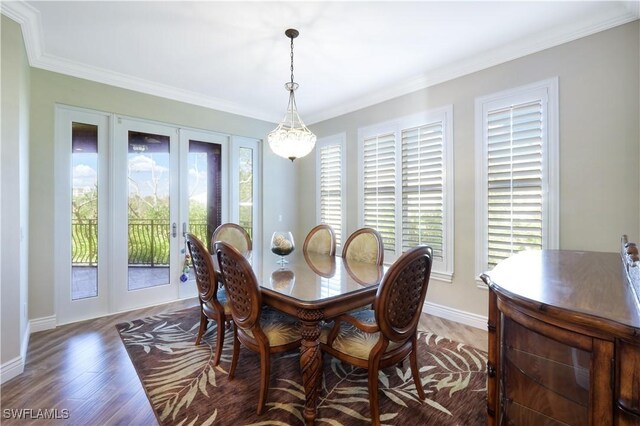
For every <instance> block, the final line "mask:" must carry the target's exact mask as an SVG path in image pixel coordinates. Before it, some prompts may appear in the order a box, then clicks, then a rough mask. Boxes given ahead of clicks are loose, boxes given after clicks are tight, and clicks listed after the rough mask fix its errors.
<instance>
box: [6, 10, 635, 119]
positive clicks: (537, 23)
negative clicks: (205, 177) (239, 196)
mask: <svg viewBox="0 0 640 426" xmlns="http://www.w3.org/2000/svg"><path fill="white" fill-rule="evenodd" d="M2 12H3V13H4V14H6V15H7V16H9V17H10V18H12V19H14V20H16V21H18V22H19V23H21V25H22V28H23V33H24V35H25V45H26V47H27V53H28V55H29V61H30V63H31V65H32V66H34V67H38V68H44V69H48V70H52V71H56V72H61V73H64V74H68V75H73V76H76V77H81V78H87V79H90V80H94V81H98V82H102V83H107V84H112V85H115V86H119V87H124V88H128V89H132V90H137V91H140V92H144V93H150V94H155V95H159V96H163V97H167V98H172V99H177V100H180V101H185V102H189V103H193V104H197V105H203V106H207V107H210V108H215V109H219V110H223V111H228V112H232V113H238V114H242V115H245V116H249V117H254V118H259V119H264V120H268V121H273V122H276V121H279V120H280V119H281V118H282V116H283V115H284V112H285V108H286V103H287V93H286V91H285V89H284V83H285V82H286V81H288V80H289V65H290V64H289V61H290V58H289V48H290V46H289V39H288V38H286V37H285V35H284V31H285V29H287V28H290V27H293V28H296V29H298V30H299V31H300V36H299V37H298V38H297V39H296V40H295V49H294V53H295V62H294V64H295V81H296V82H298V83H299V84H300V89H299V90H298V91H297V92H296V99H297V104H298V110H299V111H300V115H301V116H302V118H303V119H304V120H305V121H306V122H307V124H312V123H314V122H318V121H321V120H324V119H327V118H330V117H333V116H337V115H339V114H343V113H346V112H349V111H353V110H356V109H359V108H362V107H366V106H368V105H372V104H374V103H377V102H381V101H383V100H386V99H390V98H393V97H396V96H399V95H402V94H404V93H409V92H411V91H415V90H418V89H421V88H424V87H428V86H429V85H432V84H436V83H439V82H442V81H446V80H449V79H451V78H455V77H458V76H460V75H464V74H467V73H470V72H474V71H477V70H479V69H483V68H486V67H489V66H492V65H496V64H498V63H501V62H505V61H508V60H511V59H514V58H517V57H520V56H524V55H527V54H530V53H533V52H536V51H539V50H542V49H546V48H549V47H552V46H555V45H558V44H560V43H564V42H567V41H570V40H574V39H576V38H579V37H583V36H586V35H589V34H592V33H595V32H598V31H602V30H605V29H608V28H611V27H614V26H617V25H621V24H623V23H626V22H630V21H633V20H635V19H638V17H639V16H640V7H639V2H638V0H636V1H631V2H629V1H605V2H582V1H569V2H559V1H554V2H521V1H517V2H507V1H505V2H471V1H457V2H399V1H394V2H365V1H358V2H356V1H353V2H214V1H208V2H207V1H200V2H187V1H181V2H167V1H163V2H96V1H91V2H84V1H72V2H58V1H46V2H42V1H28V2H6V1H3V2H2Z"/></svg>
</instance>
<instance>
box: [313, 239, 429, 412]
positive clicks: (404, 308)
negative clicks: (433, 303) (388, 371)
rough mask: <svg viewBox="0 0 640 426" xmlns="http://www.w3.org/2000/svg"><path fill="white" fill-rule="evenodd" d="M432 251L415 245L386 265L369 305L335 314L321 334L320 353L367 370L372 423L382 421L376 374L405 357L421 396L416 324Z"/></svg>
mask: <svg viewBox="0 0 640 426" xmlns="http://www.w3.org/2000/svg"><path fill="white" fill-rule="evenodd" d="M432 261H433V254H432V250H431V247H427V246H418V247H415V248H413V249H411V250H409V251H407V252H406V253H404V254H403V255H402V256H400V258H399V259H398V260H396V262H395V263H394V264H393V265H391V267H389V270H388V271H387V273H386V275H385V276H384V278H383V279H382V283H381V284H380V287H379V288H378V292H377V293H376V298H375V301H374V302H373V309H368V310H362V311H357V312H354V313H349V314H345V315H341V316H339V317H337V318H335V320H334V323H333V325H330V324H325V326H324V327H323V328H322V330H321V333H320V345H321V348H322V351H323V353H328V354H330V355H332V356H334V357H335V358H337V359H339V360H341V361H342V362H346V363H349V364H351V365H354V366H356V367H361V368H366V369H367V370H368V382H369V405H370V407H371V421H372V423H373V424H374V425H379V424H380V406H379V401H378V372H379V370H381V369H383V368H386V367H388V366H391V365H395V364H398V363H400V362H402V361H404V360H405V359H406V358H407V357H409V362H410V367H411V374H412V376H413V381H414V383H415V386H416V390H417V392H418V396H419V397H420V399H423V400H424V398H425V394H424V389H423V388H422V382H421V380H420V375H419V372H418V362H417V353H416V351H417V347H418V346H417V328H418V321H419V320H420V314H421V312H422V309H421V308H422V305H423V303H424V299H425V296H426V294H427V287H428V285H429V278H430V275H431V265H432Z"/></svg>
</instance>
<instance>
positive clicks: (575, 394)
mask: <svg viewBox="0 0 640 426" xmlns="http://www.w3.org/2000/svg"><path fill="white" fill-rule="evenodd" d="M519 316H520V318H518V321H515V320H514V319H512V318H509V317H507V316H503V320H502V345H501V349H500V350H501V357H500V358H501V370H502V380H501V386H500V388H501V390H500V402H501V406H502V410H501V413H500V414H501V421H500V424H514V425H556V424H569V425H587V424H592V425H593V424H610V423H611V421H610V420H611V404H610V403H609V404H608V411H607V403H606V401H607V398H608V400H609V401H611V390H610V385H609V382H610V379H611V375H610V374H611V359H612V357H613V344H612V343H611V342H605V341H601V340H597V339H592V338H590V337H588V336H584V335H581V334H577V333H573V332H570V331H567V330H564V329H560V328H557V327H552V326H550V325H548V324H545V323H542V322H540V321H537V320H535V319H533V318H530V317H527V316H525V315H521V314H520V315H519ZM603 382H606V385H605V386H602V384H603ZM607 395H608V396H607ZM602 401H605V403H604V406H603V403H602ZM607 418H608V420H609V421H608V422H606V420H607ZM602 421H605V423H601V422H602Z"/></svg>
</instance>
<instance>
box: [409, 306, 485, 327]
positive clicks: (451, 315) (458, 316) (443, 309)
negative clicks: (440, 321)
mask: <svg viewBox="0 0 640 426" xmlns="http://www.w3.org/2000/svg"><path fill="white" fill-rule="evenodd" d="M422 312H424V313H426V314H429V315H434V316H436V317H440V318H444V319H448V320H451V321H455V322H459V323H460V324H466V325H470V326H471V327H475V328H479V329H481V330H486V329H487V317H485V316H482V315H478V314H472V313H470V312H466V311H461V310H459V309H454V308H450V307H448V306H443V305H437V304H435V303H431V302H425V303H424V306H423V307H422Z"/></svg>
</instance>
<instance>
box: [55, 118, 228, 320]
mask: <svg viewBox="0 0 640 426" xmlns="http://www.w3.org/2000/svg"><path fill="white" fill-rule="evenodd" d="M56 117H57V126H56V128H57V136H56V137H57V139H58V141H59V142H60V148H59V149H57V150H56V170H57V172H58V173H59V175H60V176H59V177H60V179H57V181H56V182H57V184H56V192H57V193H58V194H60V195H62V196H61V197H57V198H56V213H57V216H58V217H59V218H60V219H61V220H59V221H57V222H58V223H59V226H57V227H56V235H57V236H58V237H59V238H57V246H56V247H57V249H56V271H57V272H56V286H57V288H58V300H57V302H58V303H57V309H56V311H57V322H58V324H64V323H68V322H73V321H78V320H82V319H88V318H93V317H97V316H101V315H106V314H109V313H114V312H121V311H126V310H131V309H136V308H140V307H144V306H150V305H155V304H159V303H164V302H169V301H173V300H177V299H179V298H187V297H192V296H196V295H197V291H196V286H195V281H194V277H193V273H192V271H190V272H187V271H186V270H185V268H184V266H185V256H186V252H185V239H184V235H185V233H186V232H191V233H194V234H195V235H197V236H198V237H199V238H201V239H202V240H203V241H204V242H205V243H206V244H207V245H209V244H210V239H211V234H212V233H213V231H214V229H215V228H216V227H217V226H218V225H219V224H220V223H222V222H223V221H228V220H229V210H230V209H229V207H228V204H229V202H228V199H229V194H228V191H227V188H228V187H229V185H228V184H227V176H228V175H229V172H228V170H227V169H228V162H229V157H230V154H229V137H228V136H227V135H221V134H216V133H212V132H203V131H195V130H186V129H180V128H177V127H175V126H169V125H166V124H160V123H154V122H149V121H144V120H137V119H134V118H127V117H118V116H114V115H111V114H105V113H98V112H91V111H84V110H76V109H73V108H66V107H58V108H57V111H56ZM69 172H70V173H69ZM183 272H186V273H185V276H184V279H183V280H181V276H182V275H183Z"/></svg>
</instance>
